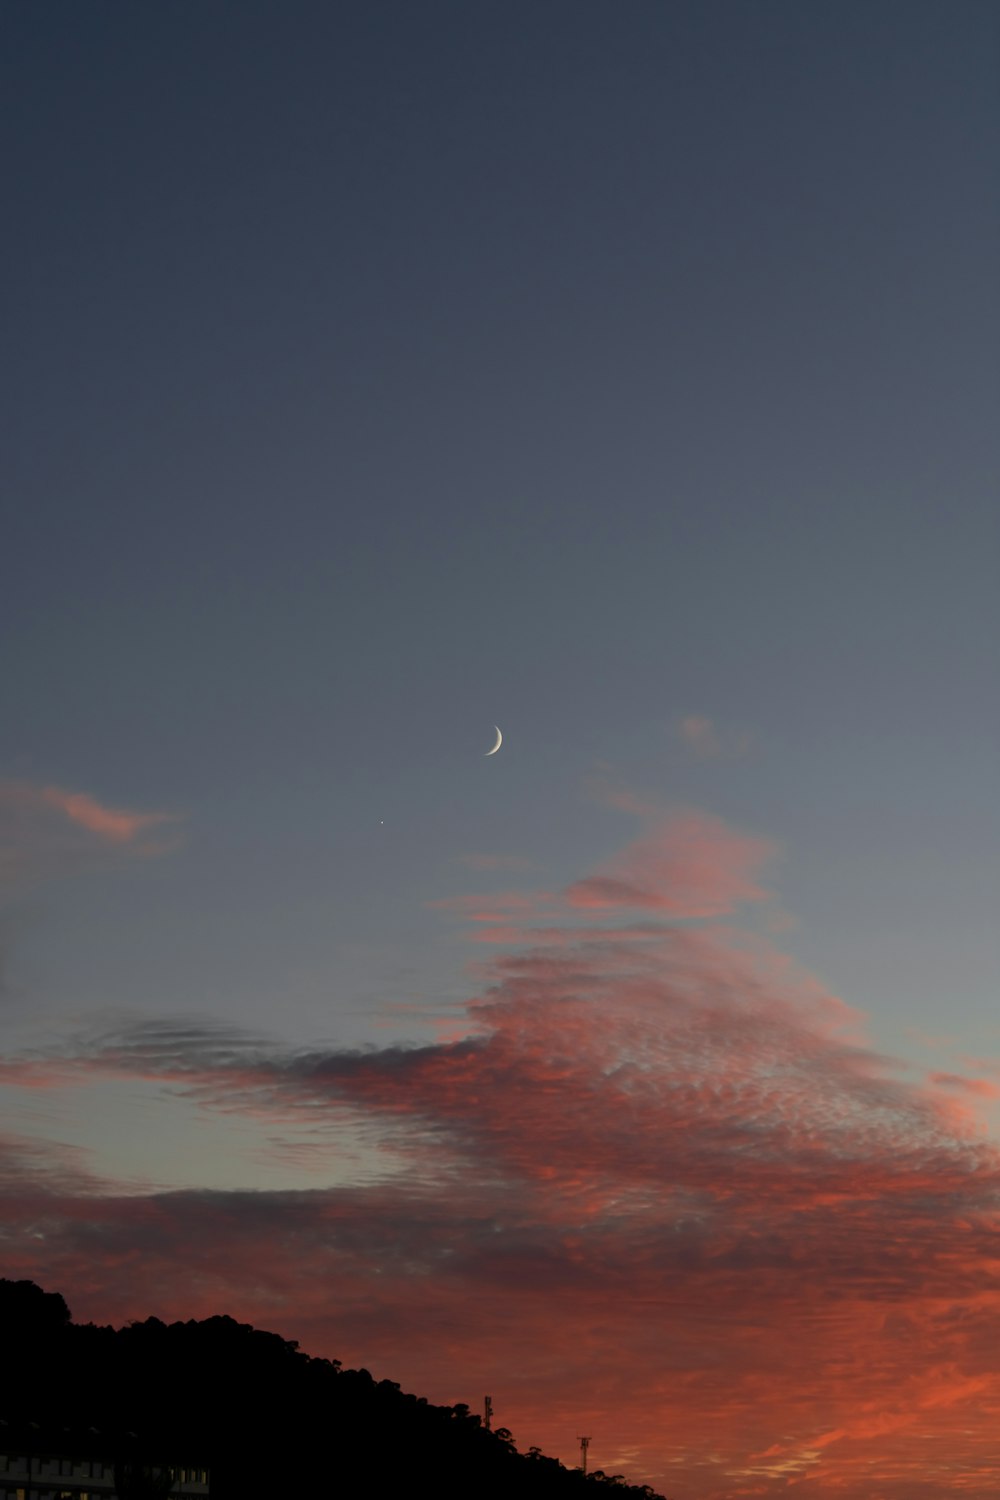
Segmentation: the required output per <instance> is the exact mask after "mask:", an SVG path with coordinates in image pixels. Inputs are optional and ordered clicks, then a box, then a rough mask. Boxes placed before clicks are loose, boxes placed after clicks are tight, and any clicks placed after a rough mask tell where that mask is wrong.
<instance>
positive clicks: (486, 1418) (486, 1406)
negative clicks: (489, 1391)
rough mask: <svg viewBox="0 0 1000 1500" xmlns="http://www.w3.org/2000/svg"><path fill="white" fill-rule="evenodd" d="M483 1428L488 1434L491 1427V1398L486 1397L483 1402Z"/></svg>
mask: <svg viewBox="0 0 1000 1500" xmlns="http://www.w3.org/2000/svg"><path fill="white" fill-rule="evenodd" d="M483 1426H484V1427H485V1428H486V1431H487V1432H489V1431H491V1429H492V1426H493V1397H492V1396H486V1397H485V1398H484V1401H483Z"/></svg>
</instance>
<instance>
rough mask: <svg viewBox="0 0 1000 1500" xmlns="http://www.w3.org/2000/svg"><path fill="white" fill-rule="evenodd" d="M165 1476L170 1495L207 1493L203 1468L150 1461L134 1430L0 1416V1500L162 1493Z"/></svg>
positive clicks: (198, 1498)
mask: <svg viewBox="0 0 1000 1500" xmlns="http://www.w3.org/2000/svg"><path fill="white" fill-rule="evenodd" d="M168 1475H169V1479H170V1485H169V1495H170V1496H171V1500H174V1497H176V1500H206V1497H207V1496H208V1495H209V1472H208V1470H207V1469H205V1468H201V1467H198V1466H196V1465H193V1464H176V1463H161V1462H151V1461H149V1460H148V1458H147V1457H146V1456H145V1455H144V1454H143V1453H142V1448H141V1445H140V1443H139V1440H138V1439H137V1438H136V1436H135V1434H134V1433H130V1432H129V1433H122V1434H113V1433H102V1432H99V1431H98V1430H97V1429H96V1428H93V1427H89V1428H62V1429H58V1430H57V1429H53V1428H51V1427H45V1426H43V1425H42V1424H41V1423H35V1422H28V1423H24V1422H19V1423H16V1424H15V1423H10V1424H8V1423H6V1422H4V1421H0V1500H130V1494H129V1492H131V1493H134V1494H136V1495H138V1494H140V1493H141V1494H142V1495H143V1496H147V1495H150V1494H154V1493H156V1492H157V1491H158V1492H159V1493H161V1494H166V1493H167V1492H168V1490H167V1476H168ZM119 1480H120V1481H121V1487H122V1490H123V1493H122V1494H119V1488H118V1483H119Z"/></svg>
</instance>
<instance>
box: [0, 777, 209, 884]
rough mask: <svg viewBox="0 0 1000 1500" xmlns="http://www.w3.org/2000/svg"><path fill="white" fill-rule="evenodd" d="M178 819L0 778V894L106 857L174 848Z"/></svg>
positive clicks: (59, 789)
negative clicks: (112, 805)
mask: <svg viewBox="0 0 1000 1500" xmlns="http://www.w3.org/2000/svg"><path fill="white" fill-rule="evenodd" d="M178 823H179V819H178V818H177V816H176V815H175V814H172V813H167V812H133V811H130V810H127V809H125V808H120V807H110V806H108V805H106V804H105V803H102V802H100V801H98V799H97V798H96V797H93V796H91V795H90V793H88V792H72V791H67V790H66V789H65V788H63V787H58V786H52V785H43V784H36V783H34V782H29V781H17V780H0V891H2V890H8V891H9V890H11V889H16V888H18V887H19V886H22V885H25V884H32V883H34V882H35V881H37V880H40V879H44V878H48V877H51V876H53V875H61V874H65V873H67V872H69V871H72V870H76V869H80V868H84V867H86V866H87V865H88V864H93V863H95V862H96V861H100V860H101V859H104V858H107V857H108V855H109V854H117V855H127V856H130V857H136V856H138V857H149V856H151V855H156V854H163V853H166V852H168V851H169V850H170V849H173V848H175V847H176V844H177V825H178Z"/></svg>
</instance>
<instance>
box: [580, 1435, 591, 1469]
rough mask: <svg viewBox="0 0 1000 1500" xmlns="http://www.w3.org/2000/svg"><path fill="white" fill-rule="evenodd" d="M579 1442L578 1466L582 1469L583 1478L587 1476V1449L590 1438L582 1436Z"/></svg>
mask: <svg viewBox="0 0 1000 1500" xmlns="http://www.w3.org/2000/svg"><path fill="white" fill-rule="evenodd" d="M579 1443H580V1467H581V1469H582V1470H583V1474H584V1478H586V1476H587V1449H588V1448H589V1447H590V1438H589V1437H582V1438H580V1439H579Z"/></svg>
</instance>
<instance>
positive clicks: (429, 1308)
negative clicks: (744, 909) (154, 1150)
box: [0, 814, 1000, 1500]
mask: <svg viewBox="0 0 1000 1500" xmlns="http://www.w3.org/2000/svg"><path fill="white" fill-rule="evenodd" d="M770 854H771V849H770V846H769V845H768V844H767V843H766V841H763V840H759V839H757V838H755V837H752V836H750V835H747V834H742V833H737V832H735V831H733V830H729V829H727V828H725V827H724V825H722V824H720V823H718V822H717V821H716V820H713V819H708V818H705V817H704V816H703V815H694V814H685V815H683V816H682V817H679V818H671V819H663V820H661V821H659V822H658V821H656V820H654V822H653V824H652V826H651V827H649V828H648V829H647V830H646V832H645V833H644V834H643V836H642V837H641V838H640V839H638V840H637V841H636V842H635V843H634V844H632V845H631V846H629V847H628V848H626V849H625V850H623V851H622V853H621V854H620V855H619V856H617V857H616V858H615V859H613V860H611V861H608V862H607V864H606V865H604V866H603V867H602V868H601V869H599V870H595V871H593V872H591V873H590V874H589V875H586V876H584V877H583V878H582V879H581V880H580V881H577V882H574V883H573V884H571V885H570V886H569V887H568V888H567V889H566V890H564V891H563V892H561V893H548V894H546V893H542V894H541V896H537V895H533V894H532V893H528V894H527V895H525V896H523V897H522V898H521V899H522V901H523V903H524V905H523V906H522V908H521V909H520V911H519V912H518V915H517V920H516V923H515V924H514V926H515V927H516V929H517V931H516V933H512V936H516V937H517V938H518V943H517V944H516V945H515V946H513V947H511V948H510V949H509V950H507V951H503V952H501V953H500V954H499V955H498V956H496V957H495V958H493V959H491V960H490V961H489V963H488V964H486V965H485V967H484V969H483V971H482V972H483V975H484V983H483V987H482V991H481V993H480V995H479V996H478V998H477V999H476V1000H475V1001H474V1002H473V1003H472V1004H470V1005H469V1007H468V1009H467V1015H466V1020H467V1030H466V1034H464V1035H463V1036H461V1037H458V1038H456V1039H454V1040H451V1041H441V1042H437V1043H435V1044H433V1045H425V1046H419V1047H416V1046H415V1047H406V1046H400V1045H394V1046H389V1047H382V1048H370V1049H367V1050H353V1051H348V1050H337V1049H330V1048H324V1049H314V1050H311V1051H289V1050H287V1049H284V1048H282V1047H281V1046H279V1045H276V1044H275V1043H274V1042H271V1041H269V1040H268V1039H266V1038H262V1037H259V1036H252V1035H249V1034H244V1033H240V1032H232V1031H230V1032H223V1031H219V1030H214V1029H211V1028H207V1027H204V1026H201V1025H199V1024H197V1023H191V1024H188V1023H181V1022H170V1021H163V1022H159V1023H157V1024H155V1025H150V1024H148V1023H147V1024H144V1025H143V1026H140V1027H134V1026H131V1027H130V1026H113V1027H109V1028H107V1029H105V1030H104V1031H103V1032H101V1033H100V1034H95V1035H93V1036H91V1037H89V1038H87V1039H86V1041H85V1042H81V1043H79V1044H78V1045H75V1046H74V1047H72V1048H69V1049H64V1051H63V1052H62V1054H61V1055H60V1057H59V1059H58V1063H59V1069H69V1070H70V1071H71V1072H72V1073H73V1075H74V1076H75V1079H76V1081H77V1083H82V1082H86V1081H88V1080H90V1081H91V1082H92V1084H93V1086H95V1087H99V1086H100V1081H101V1079H102V1077H104V1076H106V1075H108V1074H112V1075H114V1076H128V1077H141V1078H144V1079H154V1080H159V1081H160V1082H161V1083H162V1085H163V1086H164V1087H165V1088H169V1089H170V1090H171V1091H175V1092H179V1093H181V1094H183V1095H185V1096H187V1097H188V1098H189V1099H190V1100H191V1103H192V1106H193V1107H197V1108H199V1109H201V1110H202V1111H204V1112H205V1120H206V1125H205V1131H206V1140H209V1139H210V1134H211V1114H212V1112H213V1111H216V1110H226V1111H233V1110H235V1111H238V1112H244V1113H247V1114H252V1115H255V1116H258V1117H260V1118H261V1119H265V1120H272V1121H273V1122H274V1126H273V1130H274V1150H275V1152H277V1153H278V1154H279V1155H280V1154H281V1152H282V1151H283V1150H290V1149H291V1148H289V1147H286V1146H285V1145H283V1144H282V1143H283V1140H284V1137H283V1136H282V1121H283V1120H298V1121H300V1122H301V1121H306V1122H313V1123H314V1124H315V1127H316V1129H317V1131H319V1132H320V1134H318V1135H316V1136H315V1137H312V1136H310V1135H307V1137H306V1138H307V1139H309V1140H311V1139H315V1140H316V1141H317V1143H318V1144H320V1145H321V1144H322V1142H323V1141H324V1140H325V1139H326V1136H325V1135H324V1134H322V1132H323V1131H325V1130H326V1129H334V1130H336V1128H338V1122H339V1121H348V1120H349V1121H350V1122H351V1124H352V1128H354V1127H356V1126H357V1124H358V1122H361V1123H362V1124H363V1125H364V1126H365V1128H367V1130H368V1131H369V1132H370V1139H371V1141H372V1142H374V1143H377V1144H378V1146H379V1148H380V1151H381V1153H382V1156H383V1159H384V1161H385V1164H386V1170H385V1171H384V1172H381V1171H378V1170H374V1171H372V1172H371V1173H370V1175H369V1177H368V1179H367V1180H366V1181H364V1182H361V1183H346V1182H342V1183H341V1184H340V1185H337V1186H330V1187H327V1188H325V1189H323V1190H317V1191H314V1192H310V1193H271V1194H267V1193H257V1194H246V1193H242V1194H241V1193H228V1194H227V1193H197V1194H196V1193H175V1194H170V1195H145V1196H143V1195H136V1194H132V1195H119V1196H118V1197H115V1196H114V1195H112V1194H109V1193H107V1192H105V1193H104V1194H103V1195H98V1197H97V1198H96V1199H95V1196H94V1194H93V1193H92V1192H90V1191H85V1190H84V1188H83V1187H81V1189H80V1190H79V1191H75V1190H74V1189H73V1185H72V1183H71V1182H68V1181H66V1182H61V1183H60V1182H58V1181H54V1182H52V1183H49V1184H48V1185H46V1183H45V1182H44V1181H43V1180H41V1179H39V1178H38V1176H37V1174H35V1173H34V1171H33V1170H32V1168H31V1165H30V1163H29V1164H28V1165H26V1166H25V1167H24V1168H23V1170H19V1169H18V1168H17V1166H16V1162H15V1165H14V1166H13V1167H10V1168H9V1170H8V1178H7V1186H6V1189H5V1193H4V1198H3V1200H2V1202H0V1219H2V1222H3V1223H4V1225H5V1226H6V1228H5V1235H6V1239H5V1261H6V1264H7V1265H8V1266H9V1267H10V1268H11V1269H10V1270H8V1271H7V1274H19V1275H32V1274H33V1275H36V1276H40V1277H41V1278H42V1279H43V1280H47V1281H48V1283H49V1284H50V1285H51V1286H53V1287H59V1288H61V1289H64V1290H66V1291H67V1293H68V1294H69V1296H70V1300H71V1303H74V1304H75V1306H76V1311H77V1312H78V1313H79V1314H81V1315H83V1316H93V1317H100V1318H106V1317H117V1318H123V1317H127V1316H134V1315H138V1314H140V1313H141V1314H145V1313H147V1312H150V1311H156V1312H157V1313H159V1315H161V1316H173V1315H184V1316H189V1315H191V1314H192V1313H199V1312H204V1313H207V1312H211V1311H217V1310H220V1309H225V1310H228V1311H231V1312H233V1313H235V1314H236V1315H237V1316H244V1317H249V1318H253V1319H254V1320H256V1321H259V1322H264V1323H265V1324H270V1325H272V1326H276V1327H278V1328H280V1329H281V1331H282V1332H284V1333H286V1335H287V1336H291V1337H297V1338H299V1339H301V1340H302V1342H303V1343H304V1345H305V1347H307V1348H310V1349H312V1350H315V1351H317V1352H326V1353H329V1354H332V1355H336V1356H337V1357H339V1358H343V1359H346V1360H348V1361H349V1362H359V1363H364V1364H367V1365H369V1366H370V1367H375V1368H377V1370H378V1373H380V1374H386V1375H391V1376H392V1378H394V1379H402V1380H403V1381H404V1382H406V1383H407V1384H408V1385H410V1386H411V1387H415V1388H417V1389H419V1390H422V1391H424V1392H426V1393H427V1394H428V1395H430V1396H431V1397H432V1398H436V1399H451V1400H455V1399H466V1400H468V1399H470V1398H475V1396H476V1393H478V1392H479V1391H480V1390H484V1389H485V1390H490V1391H491V1392H492V1393H493V1394H494V1399H495V1400H496V1402H497V1407H498V1411H499V1410H501V1409H502V1410H503V1414H504V1420H505V1422H506V1423H507V1425H509V1426H511V1427H512V1428H513V1429H514V1431H515V1433H516V1436H517V1437H518V1439H519V1440H520V1441H521V1442H523V1443H530V1442H538V1443H541V1444H542V1446H544V1447H547V1448H549V1449H550V1450H555V1451H561V1452H562V1453H564V1454H565V1456H567V1457H568V1458H572V1449H573V1438H574V1436H575V1433H576V1432H577V1431H579V1430H588V1431H591V1430H592V1431H593V1432H594V1433H595V1435H596V1436H595V1443H594V1449H593V1450H592V1456H593V1457H594V1461H595V1462H597V1463H603V1462H604V1455H603V1454H602V1453H601V1452H600V1451H599V1447H600V1446H603V1448H604V1453H605V1454H607V1455H608V1456H609V1458H610V1457H611V1456H612V1455H614V1454H618V1453H622V1452H627V1453H628V1454H629V1470H630V1473H631V1474H632V1475H633V1476H635V1477H646V1478H650V1479H652V1480H654V1481H655V1482H657V1483H658V1484H659V1485H660V1486H661V1487H663V1488H664V1489H666V1490H667V1492H668V1493H677V1494H682V1495H684V1496H690V1497H692V1500H722V1497H733V1496H749V1495H751V1494H763V1495H775V1496H776V1495H778V1494H780V1493H783V1492H784V1490H785V1489H786V1488H787V1487H788V1486H789V1485H790V1484H791V1483H792V1482H798V1481H801V1480H804V1479H805V1478H808V1480H809V1482H810V1484H811V1485H812V1486H813V1491H814V1493H816V1494H818V1495H822V1494H829V1495H831V1496H832V1495H834V1494H836V1495H838V1496H842V1497H843V1496H846V1497H849V1500H870V1497H871V1496H873V1495H874V1494H878V1495H879V1496H882V1497H885V1500H904V1497H905V1500H914V1497H915V1500H932V1497H934V1500H939V1497H940V1495H941V1494H943V1493H950V1492H952V1491H958V1490H960V1491H961V1493H963V1494H964V1495H966V1496H970V1497H977V1500H985V1497H986V1496H987V1495H993V1494H995V1493H996V1490H997V1486H998V1484H1000V1461H998V1459H997V1454H996V1447H995V1438H994V1434H995V1425H996V1417H997V1414H998V1413H1000V1374H998V1373H997V1369H996V1359H995V1349H996V1343H997V1339H998V1337H1000V1279H998V1275H997V1258H996V1235H997V1230H998V1228H1000V1153H998V1150H997V1148H996V1145H995V1144H994V1143H992V1142H990V1141H989V1140H988V1139H987V1138H986V1137H985V1136H984V1135H983V1134H982V1133H981V1131H979V1130H978V1129H977V1127H976V1126H975V1123H974V1121H972V1120H971V1119H968V1118H966V1117H964V1116H962V1115H961V1114H960V1113H957V1112H956V1111H955V1109H954V1108H953V1105H954V1103H955V1100H954V1095H955V1093H956V1092H957V1093H962V1092H964V1090H963V1088H962V1087H961V1086H958V1085H956V1084H955V1083H954V1082H953V1080H952V1079H951V1075H941V1076H939V1077H938V1078H936V1079H934V1080H931V1081H929V1082H928V1084H927V1085H926V1086H920V1085H916V1084H913V1083H909V1082H906V1081H905V1079H904V1077H903V1069H902V1068H901V1067H900V1066H899V1065H897V1064H896V1063H895V1062H894V1061H893V1059H892V1058H890V1057H887V1056H884V1055H882V1054H880V1053H878V1052H876V1051H875V1050H874V1049H873V1048H872V1047H871V1045H870V1044H869V1042H868V1041H867V1039H866V1034H865V1027H864V1018H863V1017H862V1016H861V1015H860V1014H859V1013H858V1012H857V1011H855V1010H853V1009H852V1008H851V1007H849V1006H848V1005H846V1004H845V1003H844V1002H843V1001H842V1000H840V999H839V998H838V997H836V996H834V995H831V994H830V993H829V992H828V991H827V990H826V989H825V988H824V987H823V986H822V985H821V984H820V983H819V982H818V981H817V980H815V979H814V978H813V977H812V976H811V975H809V974H808V973H807V972H805V971H803V970H802V969H801V968H800V967H799V966H798V965H796V964H795V963H794V962H793V961H792V960H791V959H790V958H789V957H788V956H787V955H786V954H784V953H782V952H781V951H780V950H779V949H778V948H777V947H776V946H775V945H774V943H773V942H772V941H771V940H770V939H767V938H764V937H761V936H760V935H755V934H752V933H750V932H748V931H743V930H741V929H740V928H738V927H737V926H736V925H735V924H734V923H733V921H732V920H731V918H732V914H733V913H734V912H736V911H737V910H738V909H739V908H740V906H742V905H743V904H744V903H755V902H759V901H760V900H762V899H763V898H764V897H765V896H766V892H765V891H764V888H763V887H761V886H760V885H759V878H760V869H761V867H762V866H763V865H765V864H766V863H767V861H768V859H769V857H770ZM601 882H605V883H606V884H604V885H602V884H601ZM581 891H583V892H584V897H583V899H581V898H580V894H579V893H580V892H581ZM723 918H725V920H723ZM615 923H617V924H618V925H614V924H615ZM44 1062H45V1060H44V1059H40V1058H36V1059H34V1060H31V1059H26V1058H25V1059H10V1060H9V1065H8V1071H7V1075H6V1076H7V1080H8V1082H11V1081H15V1082H16V1075H17V1071H18V1069H19V1068H23V1070H24V1073H25V1081H26V1082H27V1081H28V1079H29V1078H31V1079H33V1081H34V1082H35V1083H36V1084H37V1083H38V1082H39V1081H41V1080H42V1079H43V1078H44V1077H45V1074H44V1069H43V1068H42V1064H43V1063H44ZM55 1062H56V1060H55V1059H50V1060H49V1061H48V1064H47V1065H48V1067H49V1070H50V1072H49V1079H50V1082H51V1084H52V1085H53V1086H58V1084H59V1076H60V1075H59V1071H58V1070H57V1069H56V1067H55ZM973 1092H976V1091H975V1090H973ZM317 1155H321V1153H319V1152H317ZM13 1158H16V1152H14V1153H13ZM401 1168H402V1170H400V1169H401ZM39 1223H43V1224H44V1232H43V1235H42V1238H41V1239H39V1238H38V1237H37V1235H36V1230H35V1227H34V1226H37V1225H38V1224H39ZM77 1289H79V1290H77ZM581 1423H583V1424H585V1425H584V1426H581V1425H580V1424H581Z"/></svg>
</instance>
